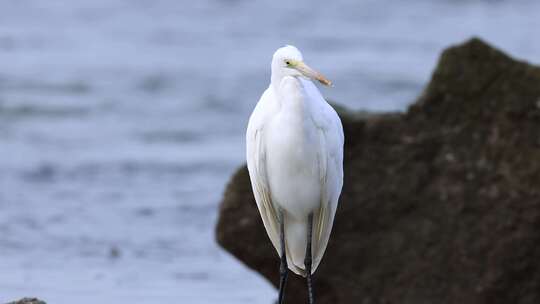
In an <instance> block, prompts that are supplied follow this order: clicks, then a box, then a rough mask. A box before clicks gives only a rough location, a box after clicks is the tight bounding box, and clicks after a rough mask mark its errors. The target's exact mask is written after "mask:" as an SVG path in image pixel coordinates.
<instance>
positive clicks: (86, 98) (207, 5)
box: [0, 0, 540, 304]
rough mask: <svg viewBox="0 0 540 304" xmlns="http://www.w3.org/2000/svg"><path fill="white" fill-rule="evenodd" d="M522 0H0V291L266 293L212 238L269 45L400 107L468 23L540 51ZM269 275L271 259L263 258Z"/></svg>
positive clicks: (357, 92) (229, 298)
mask: <svg viewBox="0 0 540 304" xmlns="http://www.w3.org/2000/svg"><path fill="white" fill-rule="evenodd" d="M539 12H540V2H538V1H533V0H531V1H512V2H510V1H507V2H505V1H427V0H425V1H420V0H413V1H387V2H383V1H319V2H315V1H307V0H305V1H296V2H294V3H293V2H292V1H287V2H278V1H273V2H271V1H268V2H266V3H263V2H259V1H240V0H234V1H225V0H222V1H173V0H170V1H142V0H139V1H121V0H92V1H90V0H89V1H73V0H63V1H38V0H11V1H2V2H0V302H5V301H7V300H10V299H14V298H18V297H22V296H29V295H34V296H39V297H42V298H44V299H45V300H48V301H49V302H50V303H55V304H64V303H66V304H67V303H81V304H90V303H126V302H127V301H129V302H130V303H164V302H165V301H167V302H170V303H221V304H225V303H271V302H272V301H273V300H274V298H275V292H274V291H273V290H272V289H271V287H270V286H269V284H268V283H266V282H265V281H264V280H263V279H262V278H261V277H259V276H258V275H257V274H255V273H253V272H251V271H249V270H248V269H246V268H245V267H244V266H242V265H241V264H239V263H238V262H236V261H235V260H234V259H233V258H232V257H230V256H229V255H228V254H226V253H224V252H223V251H222V250H220V249H219V248H218V246H217V245H216V244H215V243H214V236H213V229H214V225H215V220H216V213H217V204H218V202H219V200H220V197H221V194H222V192H223V189H224V185H225V183H226V181H227V179H228V177H229V175H230V174H231V173H232V172H233V171H234V169H235V168H236V167H237V166H239V165H240V164H241V163H242V162H243V158H244V141H243V134H244V128H245V125H246V122H247V119H248V116H249V114H250V112H251V110H252V108H253V107H254V105H255V103H256V101H257V100H258V97H259V95H260V93H261V92H262V91H263V90H264V89H265V87H266V86H267V84H268V79H269V63H270V58H271V55H272V53H273V51H274V50H275V49H276V48H278V47H280V46H282V45H283V44H286V43H287V44H294V45H296V46H297V47H299V48H300V49H301V50H302V51H303V53H304V57H305V59H306V61H307V62H309V63H310V64H311V65H312V66H313V67H316V68H317V69H319V70H321V71H322V72H324V73H325V74H326V75H327V76H328V78H330V79H332V80H333V81H334V83H335V87H334V88H332V89H323V94H325V95H326V96H328V97H330V98H332V99H334V100H336V101H338V102H340V103H342V104H345V105H347V106H349V107H351V108H354V109H369V110H403V109H405V108H406V106H407V105H408V104H409V103H410V102H411V101H412V100H414V98H415V96H417V95H418V94H419V93H420V91H421V90H422V87H423V85H424V84H425V83H426V81H427V80H428V79H429V76H430V73H431V70H432V68H433V67H434V65H435V63H436V60H437V57H438V54H439V52H440V51H441V50H442V49H443V48H444V47H446V46H448V45H449V44H453V43H457V42H461V41H462V40H464V39H466V38H468V37H470V36H471V35H473V34H474V35H479V36H481V37H483V38H485V39H487V40H489V41H490V42H492V43H494V44H496V45H498V46H500V47H502V48H504V49H505V50H507V51H509V52H511V53H512V54H514V55H516V56H519V57H521V58H523V59H527V60H529V61H532V62H540V40H539V38H540V35H539V34H540V32H539V31H540V30H539V29H540V18H538V13H539ZM276 271H277V269H276Z"/></svg>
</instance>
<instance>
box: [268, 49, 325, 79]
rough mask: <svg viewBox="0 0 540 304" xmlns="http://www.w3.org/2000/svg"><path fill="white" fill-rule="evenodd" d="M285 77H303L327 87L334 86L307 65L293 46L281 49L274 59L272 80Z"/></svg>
mask: <svg viewBox="0 0 540 304" xmlns="http://www.w3.org/2000/svg"><path fill="white" fill-rule="evenodd" d="M285 76H293V77H298V76H303V77H307V78H309V79H313V80H317V81H318V82H320V83H322V84H324V85H326V86H331V85H332V82H331V81H330V80H328V79H327V78H326V77H324V76H323V75H322V74H321V73H319V72H317V71H315V70H314V69H312V68H310V67H309V66H308V65H307V64H305V63H304V60H303V57H302V53H300V51H299V50H298V49H297V48H296V47H294V46H292V45H287V46H284V47H282V48H279V49H278V50H277V51H276V52H275V53H274V57H273V58H272V78H277V79H279V80H281V79H282V78H283V77H285Z"/></svg>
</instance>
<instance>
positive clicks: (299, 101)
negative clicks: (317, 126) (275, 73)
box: [272, 76, 306, 114]
mask: <svg viewBox="0 0 540 304" xmlns="http://www.w3.org/2000/svg"><path fill="white" fill-rule="evenodd" d="M272 86H273V88H274V92H275V94H276V96H277V100H279V103H280V107H281V110H282V111H286V112H290V113H291V114H292V113H297V114H301V113H302V114H303V112H304V110H305V108H306V104H305V103H306V98H305V96H306V94H305V89H304V85H303V83H302V80H301V79H300V78H298V77H293V76H285V77H283V78H282V79H280V80H279V83H275V82H273V83H272Z"/></svg>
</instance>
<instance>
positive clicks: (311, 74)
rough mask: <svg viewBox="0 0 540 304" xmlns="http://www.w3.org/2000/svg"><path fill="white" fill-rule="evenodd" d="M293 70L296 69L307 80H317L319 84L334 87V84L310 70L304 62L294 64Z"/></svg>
mask: <svg viewBox="0 0 540 304" xmlns="http://www.w3.org/2000/svg"><path fill="white" fill-rule="evenodd" d="M293 68H295V69H296V70H297V71H298V72H300V73H302V75H304V76H306V77H307V78H311V79H314V80H317V81H318V82H320V83H322V84H324V85H325V86H329V87H331V86H332V82H331V81H330V80H328V79H327V78H326V77H324V75H323V74H321V73H319V72H317V71H315V70H314V69H312V68H310V67H309V66H308V65H307V64H305V63H304V62H302V61H296V62H294V64H293Z"/></svg>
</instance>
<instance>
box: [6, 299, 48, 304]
mask: <svg viewBox="0 0 540 304" xmlns="http://www.w3.org/2000/svg"><path fill="white" fill-rule="evenodd" d="M6 304H47V303H45V302H43V301H41V300H39V299H36V298H22V299H20V300H18V301H14V302H9V303H6Z"/></svg>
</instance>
